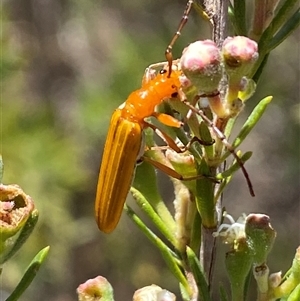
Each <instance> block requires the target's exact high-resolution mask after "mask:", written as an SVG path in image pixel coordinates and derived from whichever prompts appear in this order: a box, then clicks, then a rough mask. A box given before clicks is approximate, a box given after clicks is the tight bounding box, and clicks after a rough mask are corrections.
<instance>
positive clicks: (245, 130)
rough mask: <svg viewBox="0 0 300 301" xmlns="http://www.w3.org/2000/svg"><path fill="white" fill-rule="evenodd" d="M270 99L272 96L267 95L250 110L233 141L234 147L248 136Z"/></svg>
mask: <svg viewBox="0 0 300 301" xmlns="http://www.w3.org/2000/svg"><path fill="white" fill-rule="evenodd" d="M272 99H273V97H272V96H267V97H265V98H264V99H262V100H261V101H260V102H259V103H258V105H257V106H256V107H255V108H254V110H253V111H252V113H251V114H250V116H249V117H248V119H247V120H246V122H245V124H244V125H243V127H242V129H241V131H240V133H239V134H238V135H237V137H236V138H235V140H234V141H233V143H232V146H233V147H234V148H236V147H238V146H239V145H240V144H241V143H242V142H243V141H244V140H245V138H246V137H247V136H248V134H249V133H250V132H251V130H252V129H253V128H254V126H255V125H256V124H257V122H258V121H259V120H260V118H261V117H262V115H263V113H264V112H265V110H266V108H267V106H268V105H269V104H270V102H271V100H272ZM228 155H230V154H228ZM228 155H227V156H228ZM224 156H225V155H224ZM227 156H226V157H227ZM223 159H224V158H223Z"/></svg>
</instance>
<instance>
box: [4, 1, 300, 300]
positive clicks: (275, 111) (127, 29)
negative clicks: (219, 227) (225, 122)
mask: <svg viewBox="0 0 300 301" xmlns="http://www.w3.org/2000/svg"><path fill="white" fill-rule="evenodd" d="M184 5H185V1H179V0H178V1H164V2H161V1H151V0H145V1H137V0H136V1H126V0H119V1H116V0H111V1H103V0H102V1H101V0H100V1H93V0H92V1H63V0H53V1H34V0H22V1H21V0H11V1H6V2H4V3H3V5H2V21H1V22H2V64H1V74H2V78H1V85H2V94H1V99H2V101H1V105H2V111H1V115H2V116H1V117H2V124H1V126H2V129H1V140H2V141H1V143H2V144H1V150H2V155H3V160H4V164H5V172H4V179H3V182H4V183H6V184H8V183H17V184H19V185H20V186H21V187H22V188H23V189H24V191H25V192H26V193H28V194H30V195H31V196H32V197H33V199H34V200H35V204H36V207H37V208H38V210H39V211H40V220H39V223H38V226H37V229H36V230H35V231H34V233H33V235H32V236H31V237H30V239H29V241H28V243H27V244H26V245H25V246H24V247H23V249H22V251H21V252H19V254H18V255H16V256H15V257H14V260H12V261H10V262H8V263H7V264H6V265H5V267H4V271H3V273H2V279H1V284H2V286H1V289H2V293H3V295H4V294H5V291H7V292H10V291H11V290H12V289H13V288H14V287H15V285H16V283H17V282H18V280H19V279H20V278H21V275H22V273H23V271H24V268H25V267H26V266H27V264H28V262H29V261H30V260H31V258H32V257H33V256H34V254H36V253H37V251H38V250H40V249H41V248H43V247H44V246H46V245H50V246H51V250H50V253H49V258H48V260H47V262H46V264H45V265H44V266H43V267H42V269H41V270H40V272H39V275H38V277H37V278H36V279H35V280H34V282H33V284H32V285H31V287H30V288H29V289H28V291H26V293H25V294H24V296H23V297H22V300H23V301H27V300H41V296H43V300H48V301H61V300H64V301H68V300H75V299H76V292H75V290H76V287H77V286H78V285H79V284H80V283H82V282H84V281H85V280H86V279H88V278H91V277H95V276H97V275H99V274H100V275H103V276H105V277H106V278H107V279H108V280H109V281H110V282H111V284H112V285H113V287H114V290H115V297H116V300H130V298H131V296H132V294H133V291H134V290H135V289H137V288H138V287H141V286H143V285H149V284H152V283H156V284H158V285H161V286H163V287H165V288H167V289H169V290H171V291H173V292H175V293H176V292H178V287H177V282H176V280H175V279H174V278H173V277H172V276H171V275H170V274H169V272H168V270H167V269H166V266H165V264H164V262H163V261H162V259H161V257H160V254H159V253H158V252H157V250H156V249H154V248H153V247H152V245H151V244H150V243H149V242H148V241H147V240H146V238H144V237H143V236H142V235H141V234H140V233H139V231H138V230H137V229H136V228H135V226H134V225H133V224H131V222H130V221H129V219H128V218H127V217H126V216H123V217H122V220H121V223H120V224H119V226H118V228H117V230H116V231H115V232H113V234H111V235H109V236H108V235H105V234H103V233H100V232H99V231H98V228H97V225H96V223H95V222H94V216H93V214H94V213H93V207H94V195H95V190H96V181H97V176H98V169H99V165H100V159H101V151H102V149H103V143H104V139H105V135H106V132H107V127H108V122H109V119H110V116H111V113H112V111H113V110H114V108H116V107H117V106H118V105H119V104H120V103H122V102H123V101H124V100H125V99H126V97H127V95H128V94H129V93H130V92H131V91H133V90H134V89H136V88H138V87H139V86H140V82H141V79H142V76H143V72H144V69H145V68H146V67H147V66H148V65H149V64H151V63H154V62H158V61H162V60H164V50H165V47H166V46H167V44H168V42H169V40H170V38H171V37H172V35H173V33H174V32H175V30H176V27H177V24H178V22H179V20H180V18H181V15H182V11H183V8H184ZM199 38H200V39H205V38H210V36H209V28H208V27H207V24H206V23H204V22H202V21H201V19H200V18H199V16H197V15H196V13H195V12H192V14H191V16H190V20H189V22H188V24H187V26H186V28H184V30H183V34H182V37H180V39H179V41H178V42H177V43H176V44H175V47H174V56H175V57H177V56H179V54H180V53H181V51H182V49H183V48H184V47H185V46H186V45H187V44H188V43H190V42H193V41H195V40H197V39H199ZM299 50H300V49H299V30H298V31H297V32H295V33H294V34H293V36H291V37H290V38H289V39H288V40H287V41H285V42H284V43H283V44H282V45H281V46H280V47H279V48H278V49H276V50H275V51H274V52H273V53H272V55H271V57H270V60H269V65H268V66H267V68H266V70H265V72H264V73H263V76H262V78H261V82H260V85H259V87H258V91H257V93H256V95H255V96H254V97H253V98H252V99H251V101H249V102H248V103H247V106H249V109H251V108H253V107H254V106H255V104H256V102H257V101H258V100H260V99H261V98H262V97H264V96H266V95H270V94H271V95H273V96H274V100H273V103H272V105H271V106H270V108H269V110H268V112H267V113H266V114H265V115H264V118H263V120H262V121H261V122H260V123H259V125H258V126H257V127H256V129H255V131H254V133H252V134H251V137H249V139H248V140H247V142H246V143H245V145H244V148H245V149H247V150H252V151H253V152H254V155H253V157H252V158H251V160H250V161H249V162H248V163H247V170H248V172H249V173H250V176H251V179H252V181H253V184H254V187H255V191H256V195H257V197H256V198H255V199H251V198H250V196H249V195H248V190H247V189H246V188H245V183H244V179H243V177H242V175H241V176H240V177H238V179H236V180H235V181H234V183H235V185H234V184H231V189H228V190H227V191H226V192H225V195H224V202H225V204H226V207H227V210H228V211H229V212H230V213H232V214H233V215H235V216H236V217H237V216H239V215H240V214H241V213H242V212H245V211H247V213H249V212H262V213H267V214H268V215H269V216H270V217H271V221H272V224H273V226H274V227H275V229H276V230H277V232H278V239H277V241H276V245H275V246H274V249H273V252H272V254H273V257H272V255H271V257H270V264H269V266H270V268H271V269H272V270H273V271H277V270H283V271H284V270H286V268H287V267H288V266H289V264H290V262H291V259H292V257H293V254H294V252H295V248H296V247H297V246H298V244H299V238H300V237H299V186H298V185H299V180H300V179H299V151H300V149H299V148H300V145H299V124H300V117H299V116H300V115H299V112H300V108H299V80H300V78H299ZM245 116H246V114H245ZM242 118H243V117H242ZM162 183H163V184H162V185H161V189H162V193H163V196H165V197H166V198H167V199H169V200H170V202H171V200H172V194H171V193H172V188H171V185H170V183H169V182H168V180H167V179H165V178H163V181H162ZM129 202H130V200H129ZM279 255H280V256H279ZM279 258H280V260H278V259H279ZM271 260H272V261H271ZM219 266H220V270H222V269H223V266H224V263H223V262H221V261H220V263H219Z"/></svg>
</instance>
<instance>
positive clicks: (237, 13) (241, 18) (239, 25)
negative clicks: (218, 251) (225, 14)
mask: <svg viewBox="0 0 300 301" xmlns="http://www.w3.org/2000/svg"><path fill="white" fill-rule="evenodd" d="M233 6H234V28H235V30H236V32H235V33H236V35H240V36H247V29H246V3H245V0H234V4H233Z"/></svg>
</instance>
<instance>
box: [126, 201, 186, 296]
mask: <svg viewBox="0 0 300 301" xmlns="http://www.w3.org/2000/svg"><path fill="white" fill-rule="evenodd" d="M124 208H125V210H126V213H127V214H128V216H129V217H130V218H131V219H132V221H133V222H134V223H135V224H136V225H137V226H138V227H139V229H140V230H141V231H142V232H143V233H144V234H145V235H146V237H147V238H148V239H149V240H150V241H151V242H152V243H153V244H154V245H155V246H156V247H157V248H158V249H159V250H160V252H161V254H162V256H163V258H164V259H165V261H166V263H167V265H168V267H169V269H170V271H171V272H172V273H173V275H174V276H175V277H176V278H177V280H178V281H179V282H180V283H181V284H182V285H183V286H184V288H185V290H186V291H188V292H189V291H190V287H189V284H188V281H187V280H186V278H185V275H184V274H183V272H182V270H181V268H180V262H179V260H178V258H177V256H176V254H175V253H174V252H173V251H172V250H171V249H170V248H169V247H168V246H167V245H166V244H165V243H164V242H163V241H162V240H161V239H160V238H159V237H158V236H157V235H155V234H154V233H153V232H152V231H151V230H150V229H149V228H148V227H147V226H146V225H145V224H144V223H143V222H142V220H141V219H140V218H139V217H138V216H137V215H136V214H135V212H134V211H133V210H132V209H131V208H130V207H129V206H127V205H125V206H124Z"/></svg>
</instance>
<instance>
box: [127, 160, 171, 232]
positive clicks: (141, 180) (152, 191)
mask: <svg viewBox="0 0 300 301" xmlns="http://www.w3.org/2000/svg"><path fill="white" fill-rule="evenodd" d="M154 159H157V158H154ZM145 179H147V185H145ZM133 186H134V188H135V189H137V190H138V191H139V192H140V193H141V194H142V195H143V196H144V198H145V199H146V200H147V201H148V202H149V203H150V205H151V206H152V207H153V208H154V210H155V211H156V213H157V214H158V215H159V216H160V218H161V219H163V221H164V223H165V227H166V228H168V229H169V231H171V232H174V231H175V227H176V225H175V222H174V219H173V217H172V215H171V213H170V211H169V210H168V208H167V207H166V205H165V203H164V201H163V200H162V198H161V196H160V194H159V191H158V187H157V178H156V173H155V169H154V167H153V166H152V165H151V164H150V163H147V162H143V163H142V164H141V165H139V166H138V167H137V168H136V174H135V178H134V183H133Z"/></svg>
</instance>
